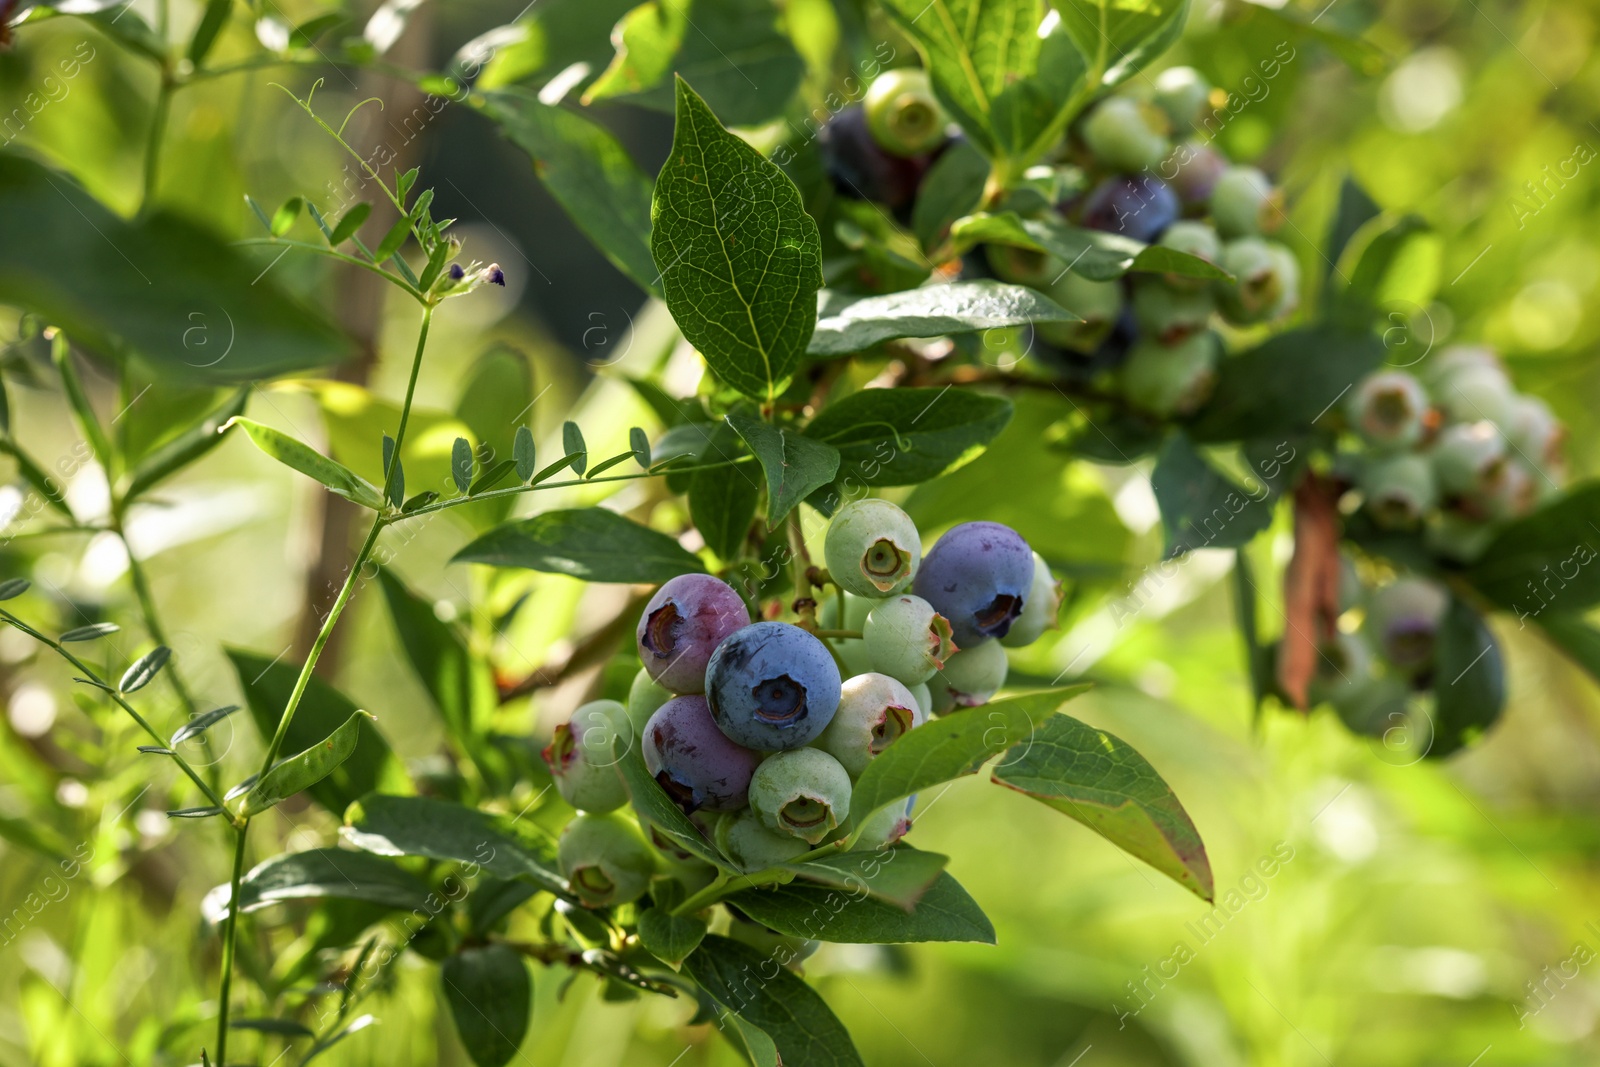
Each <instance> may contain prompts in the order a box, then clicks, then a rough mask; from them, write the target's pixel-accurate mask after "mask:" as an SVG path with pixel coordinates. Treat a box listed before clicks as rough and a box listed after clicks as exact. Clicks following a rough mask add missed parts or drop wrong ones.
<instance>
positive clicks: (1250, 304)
mask: <svg viewBox="0 0 1600 1067" xmlns="http://www.w3.org/2000/svg"><path fill="white" fill-rule="evenodd" d="M1221 266H1222V269H1223V270H1225V271H1227V272H1228V273H1229V274H1231V275H1233V281H1231V282H1227V281H1220V280H1219V281H1218V282H1216V283H1215V285H1214V287H1213V291H1214V292H1215V293H1216V295H1217V307H1218V310H1220V311H1221V312H1222V317H1223V318H1225V319H1227V320H1228V321H1229V322H1232V323H1239V324H1248V323H1252V322H1264V321H1265V320H1267V319H1269V318H1271V317H1272V316H1273V314H1274V313H1275V312H1276V311H1277V309H1278V308H1279V307H1280V306H1281V305H1282V303H1283V300H1284V293H1285V292H1286V290H1287V288H1288V285H1289V283H1290V282H1291V281H1295V280H1296V279H1291V278H1289V277H1286V276H1285V273H1284V271H1285V262H1284V257H1283V256H1282V255H1280V254H1279V253H1278V252H1275V251H1274V250H1273V248H1272V243H1271V242H1269V241H1263V240H1262V239H1261V238H1259V237H1241V238H1238V239H1237V240H1233V241H1229V242H1228V243H1227V244H1226V245H1224V246H1223V248H1222V263H1221ZM1296 273H1297V274H1298V272H1296Z"/></svg>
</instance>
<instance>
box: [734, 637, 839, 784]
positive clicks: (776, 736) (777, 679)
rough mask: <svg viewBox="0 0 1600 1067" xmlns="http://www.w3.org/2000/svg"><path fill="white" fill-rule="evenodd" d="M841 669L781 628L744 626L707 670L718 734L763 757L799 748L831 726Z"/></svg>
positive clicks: (818, 647)
mask: <svg viewBox="0 0 1600 1067" xmlns="http://www.w3.org/2000/svg"><path fill="white" fill-rule="evenodd" d="M839 695H840V679H839V668H838V666H837V665H836V664H835V663H834V660H833V657H832V656H831V655H829V653H828V649H827V647H826V646H825V645H823V643H822V642H821V641H819V640H818V639H817V638H816V637H814V636H812V635H811V634H809V633H807V632H806V631H805V630H802V629H800V627H798V626H792V625H790V624H789V623H786V622H758V623H753V624H751V625H750V626H746V627H745V628H744V629H742V630H740V631H739V632H738V633H736V634H734V635H733V636H732V637H729V638H728V639H727V640H726V641H724V642H723V643H722V644H721V645H719V646H718V647H717V651H716V652H715V653H714V654H713V655H712V657H711V663H710V665H709V666H707V667H706V699H707V702H708V703H709V704H710V705H711V716H712V718H713V719H715V720H716V723H717V726H719V727H720V728H721V729H722V732H723V733H725V734H727V735H728V737H730V738H731V739H733V741H735V742H736V743H738V744H741V745H745V746H747V747H749V748H754V749H760V750H761V751H763V752H776V751H778V750H779V749H789V748H798V747H800V746H801V745H804V744H806V743H808V742H810V741H811V740H812V739H814V738H815V737H816V736H817V735H818V734H820V733H821V732H822V731H823V730H824V729H826V728H827V726H828V723H829V722H830V721H832V719H833V714H834V712H835V711H836V710H838V707H839Z"/></svg>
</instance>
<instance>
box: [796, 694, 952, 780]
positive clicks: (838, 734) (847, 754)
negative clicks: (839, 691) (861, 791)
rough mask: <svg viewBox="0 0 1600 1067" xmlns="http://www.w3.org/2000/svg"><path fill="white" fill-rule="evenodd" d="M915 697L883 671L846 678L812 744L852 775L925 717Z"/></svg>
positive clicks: (858, 774) (853, 777)
mask: <svg viewBox="0 0 1600 1067" xmlns="http://www.w3.org/2000/svg"><path fill="white" fill-rule="evenodd" d="M926 718H927V716H926V715H924V714H923V712H922V708H921V707H919V706H918V704H917V698H916V697H915V696H913V695H912V694H911V691H910V690H908V689H907V688H906V687H905V686H904V685H902V684H901V683H899V682H897V681H895V680H894V679H893V678H890V677H889V676H888V675H886V674H858V675H856V676H855V677H854V678H847V679H845V682H844V686H843V695H842V696H841V697H840V698H839V710H838V711H836V712H834V715H833V721H832V722H830V723H829V724H828V728H827V729H826V730H824V731H822V733H821V734H820V735H819V736H818V737H817V739H816V741H814V742H812V744H813V746H814V747H816V748H819V749H821V750H822V751H824V752H826V753H828V754H829V755H831V756H833V758H834V759H837V760H838V761H839V763H840V765H841V766H843V767H844V769H845V771H846V772H848V773H849V775H850V777H851V778H852V779H855V778H859V777H860V776H861V772H862V771H864V770H866V769H867V764H868V763H871V762H872V759H873V757H874V756H876V755H878V754H879V753H880V752H882V751H883V750H884V749H886V748H888V747H889V746H890V745H891V744H893V743H894V742H896V741H898V740H899V739H900V738H901V737H903V736H905V734H907V733H908V732H910V731H911V729H912V728H913V727H916V726H920V725H922V723H923V722H924V721H925V720H926Z"/></svg>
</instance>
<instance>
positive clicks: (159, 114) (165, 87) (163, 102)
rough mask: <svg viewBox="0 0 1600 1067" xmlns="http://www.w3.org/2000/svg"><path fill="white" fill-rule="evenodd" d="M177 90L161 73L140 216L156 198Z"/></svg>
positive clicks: (146, 212)
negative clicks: (162, 154)
mask: <svg viewBox="0 0 1600 1067" xmlns="http://www.w3.org/2000/svg"><path fill="white" fill-rule="evenodd" d="M176 88H177V85H176V83H175V82H173V80H172V77H171V75H169V74H168V73H167V72H166V71H164V70H163V71H162V72H161V88H160V89H158V90H157V91H156V106H155V111H154V112H153V113H152V114H151V116H150V133H149V137H148V139H147V140H146V142H145V149H144V190H143V192H142V193H141V194H140V196H139V214H140V215H145V214H148V213H149V211H150V208H151V204H152V201H153V199H154V197H155V191H156V180H157V179H158V178H159V177H160V176H161V141H162V138H163V137H165V136H166V132H167V116H168V114H169V113H170V112H171V111H172V93H173V90H174V89H176Z"/></svg>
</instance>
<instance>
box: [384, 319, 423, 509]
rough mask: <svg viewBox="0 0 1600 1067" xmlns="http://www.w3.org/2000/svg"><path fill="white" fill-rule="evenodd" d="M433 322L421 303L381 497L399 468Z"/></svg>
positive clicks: (387, 496)
mask: <svg viewBox="0 0 1600 1067" xmlns="http://www.w3.org/2000/svg"><path fill="white" fill-rule="evenodd" d="M432 324H433V306H432V305H429V304H425V305H423V308H422V328H421V329H419V330H418V331H417V351H416V354H415V355H413V356H412V357H411V378H410V379H409V380H408V381H407V382H406V399H405V403H404V404H402V405H401V406H400V426H399V428H397V429H396V430H395V432H394V462H393V463H391V464H389V469H388V470H386V471H384V472H383V498H384V499H385V500H388V499H389V488H390V486H391V485H393V483H394V474H395V471H397V470H399V469H400V446H402V445H404V444H405V443H406V424H407V423H409V422H410V421H411V399H412V397H414V396H415V395H416V393H417V374H418V373H419V372H420V371H421V370H422V350H423V348H425V347H426V346H427V344H428V327H429V326H431V325H432Z"/></svg>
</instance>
